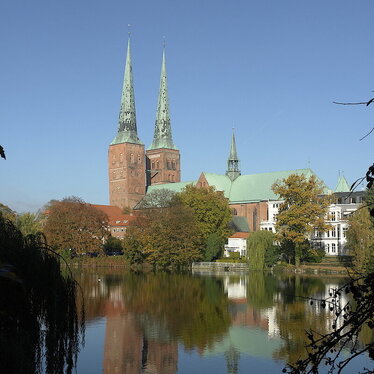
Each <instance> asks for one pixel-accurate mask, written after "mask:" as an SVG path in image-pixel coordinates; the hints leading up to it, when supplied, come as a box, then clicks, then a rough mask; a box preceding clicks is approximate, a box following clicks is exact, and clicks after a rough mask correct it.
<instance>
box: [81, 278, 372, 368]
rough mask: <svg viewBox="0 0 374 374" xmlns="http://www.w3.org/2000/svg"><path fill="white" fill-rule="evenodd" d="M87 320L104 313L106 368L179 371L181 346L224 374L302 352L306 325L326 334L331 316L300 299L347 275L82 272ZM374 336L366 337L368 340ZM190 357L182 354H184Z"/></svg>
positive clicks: (289, 358)
mask: <svg viewBox="0 0 374 374" xmlns="http://www.w3.org/2000/svg"><path fill="white" fill-rule="evenodd" d="M80 276H81V279H80V283H81V284H82V285H83V288H84V292H85V294H86V303H87V308H88V309H87V319H88V320H89V321H93V322H92V323H94V321H95V319H96V318H98V317H101V316H106V331H105V342H101V344H105V346H104V358H103V370H104V373H108V374H109V373H125V374H141V373H149V374H175V373H178V359H180V356H181V354H180V351H179V352H178V347H179V349H181V348H182V349H184V350H185V351H187V352H196V353H198V355H199V357H201V359H202V360H204V359H208V358H209V359H212V358H214V357H221V358H223V359H224V360H225V362H226V366H225V367H224V368H222V370H223V371H222V372H224V373H232V374H234V373H240V370H242V373H244V372H247V371H248V370H249V369H250V368H249V367H242V362H248V359H250V360H251V361H250V362H254V361H253V360H268V361H269V362H276V360H278V364H277V365H278V366H277V367H279V369H281V368H282V367H283V365H284V363H285V362H286V361H292V360H295V359H298V358H299V357H300V356H302V355H304V353H305V350H304V342H305V330H306V329H307V328H308V327H309V328H312V329H315V330H318V331H320V332H321V333H325V332H327V331H328V329H329V328H330V327H331V322H332V319H333V315H331V313H330V312H329V311H326V310H325V309H320V308H319V307H318V305H317V304H314V305H310V304H309V303H308V301H307V300H305V299H302V298H298V297H296V296H297V295H300V296H315V297H321V296H322V297H323V296H326V294H328V292H329V289H330V288H331V287H336V286H337V285H338V284H341V283H342V282H344V279H342V278H331V277H330V278H329V279H325V280H323V279H321V278H317V277H314V278H313V277H300V276H296V277H295V276H285V275H272V274H264V273H261V272H253V273H250V274H248V275H241V276H228V275H222V276H218V275H216V276H214V277H213V276H204V277H203V276H192V275H186V274H163V273H161V274H153V273H152V274H134V273H129V272H124V273H121V272H115V271H104V272H102V273H100V274H99V275H98V274H95V273H88V272H83V273H81V275H80ZM370 338H372V335H371V334H370V335H368V336H367V337H366V340H368V339H370ZM182 356H184V355H182Z"/></svg>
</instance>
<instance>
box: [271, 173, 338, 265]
mask: <svg viewBox="0 0 374 374" xmlns="http://www.w3.org/2000/svg"><path fill="white" fill-rule="evenodd" d="M272 189H273V191H274V193H275V194H277V195H279V197H280V198H281V199H282V200H283V203H282V204H281V206H280V208H279V214H278V216H277V222H276V225H275V228H276V231H277V234H276V235H277V239H278V240H279V241H280V242H284V241H289V242H290V243H292V245H293V258H294V261H295V265H296V266H299V265H300V257H301V250H302V248H301V245H302V243H304V242H305V240H306V239H307V238H308V236H309V235H310V234H311V233H312V232H313V231H314V230H318V231H320V232H324V231H326V230H328V228H329V225H328V224H326V222H325V216H326V214H327V210H328V206H329V204H330V203H331V198H330V197H328V196H324V195H323V192H324V191H323V185H322V183H321V182H319V181H318V180H317V178H316V177H315V176H314V175H313V176H311V177H310V178H309V179H306V177H305V176H304V175H298V174H291V175H290V176H289V177H288V178H286V179H283V181H282V182H276V183H274V185H273V186H272Z"/></svg>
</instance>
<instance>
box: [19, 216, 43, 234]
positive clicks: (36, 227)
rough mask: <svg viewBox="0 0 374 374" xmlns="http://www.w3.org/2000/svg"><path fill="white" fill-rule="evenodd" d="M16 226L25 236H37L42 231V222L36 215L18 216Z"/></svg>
mask: <svg viewBox="0 0 374 374" xmlns="http://www.w3.org/2000/svg"><path fill="white" fill-rule="evenodd" d="M16 226H17V228H18V229H19V230H20V231H21V232H22V234H23V235H24V236H26V235H30V234H32V235H35V234H36V233H37V232H39V231H41V225H40V221H39V220H38V216H37V215H36V214H35V213H28V212H27V213H24V214H21V215H19V216H17V219H16Z"/></svg>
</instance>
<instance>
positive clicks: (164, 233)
mask: <svg viewBox="0 0 374 374" xmlns="http://www.w3.org/2000/svg"><path fill="white" fill-rule="evenodd" d="M199 234H200V231H199V230H198V227H197V224H196V222H195V219H194V216H193V212H192V210H191V209H190V208H188V207H186V206H183V205H181V204H179V205H175V206H172V207H170V208H164V209H149V210H147V211H143V212H142V215H141V216H139V217H138V219H137V220H136V221H135V223H134V224H133V225H132V226H131V227H130V228H129V229H128V231H127V235H126V236H125V238H124V239H123V242H124V252H125V256H126V257H127V258H129V260H130V262H131V263H132V264H136V263H141V262H143V261H147V262H149V263H150V264H152V265H154V266H158V267H170V266H172V267H180V266H186V265H189V264H191V263H192V262H193V261H197V260H200V259H201V247H200V235H199Z"/></svg>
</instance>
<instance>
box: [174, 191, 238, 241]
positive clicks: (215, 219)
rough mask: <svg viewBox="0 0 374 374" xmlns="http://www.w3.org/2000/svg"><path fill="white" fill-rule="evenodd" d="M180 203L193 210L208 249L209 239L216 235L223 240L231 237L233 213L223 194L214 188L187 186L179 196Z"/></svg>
mask: <svg viewBox="0 0 374 374" xmlns="http://www.w3.org/2000/svg"><path fill="white" fill-rule="evenodd" d="M177 198H178V199H179V200H180V202H181V203H182V204H183V205H185V206H188V207H190V208H191V209H192V212H193V215H194V218H195V221H196V224H197V226H198V228H199V231H200V233H201V244H202V245H203V246H204V247H205V248H206V243H207V240H208V237H209V236H210V235H211V234H216V235H217V236H218V237H219V238H221V239H222V240H226V239H227V237H228V236H229V232H230V230H229V228H228V224H229V222H230V220H231V212H230V209H229V205H228V199H226V198H225V197H224V195H223V193H222V192H220V191H215V189H214V187H212V186H210V187H204V188H198V187H195V186H192V185H187V186H186V187H185V189H184V190H183V191H182V192H180V193H179V194H178V195H177Z"/></svg>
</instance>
